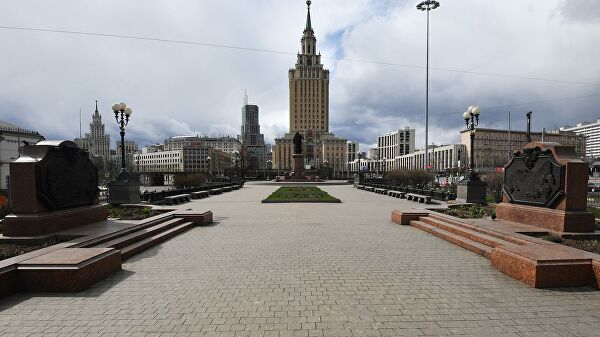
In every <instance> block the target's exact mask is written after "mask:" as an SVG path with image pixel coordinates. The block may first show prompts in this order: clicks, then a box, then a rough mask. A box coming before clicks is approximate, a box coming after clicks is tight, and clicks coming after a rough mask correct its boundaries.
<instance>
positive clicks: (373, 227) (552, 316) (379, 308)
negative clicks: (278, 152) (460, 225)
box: [0, 184, 600, 337]
mask: <svg viewBox="0 0 600 337" xmlns="http://www.w3.org/2000/svg"><path fill="white" fill-rule="evenodd" d="M275 189H276V187H275V186H259V185H252V184H248V185H247V186H246V187H244V188H243V189H242V190H240V191H236V192H231V193H227V194H224V195H220V196H215V197H211V198H209V199H205V200H200V201H195V202H193V203H188V204H185V205H183V206H182V207H183V208H194V209H198V210H206V209H211V210H213V212H214V214H215V220H216V222H217V223H216V224H214V225H213V226H209V227H199V228H195V229H192V230H190V231H188V232H186V233H184V234H182V235H180V236H178V237H176V238H174V239H172V240H170V241H167V242H165V243H163V244H162V245H160V246H156V247H154V248H151V249H149V250H147V251H145V252H144V253H142V254H140V255H137V256H135V257H133V258H132V259H129V260H128V261H126V263H124V265H123V268H124V270H123V271H122V272H119V273H117V274H115V275H113V276H112V277H111V278H109V279H107V280H105V281H103V282H100V283H98V284H97V285H96V286H94V287H92V288H91V289H89V290H88V291H86V292H83V293H79V294H67V295H65V294H59V295H56V294H38V295H35V296H33V295H16V296H13V297H10V298H8V299H4V300H1V301H0V335H1V336H9V335H19V336H27V335H31V336H54V335H57V336H70V335H103V336H113V335H119V336H121V335H122V336H137V335H140V336H144V335H162V336H175V335H182V336H264V337H266V336H405V335H408V336H444V335H471V336H600V291H595V290H593V289H591V288H580V289H569V290H561V289H555V290H538V289H532V288H529V287H528V286H526V285H524V284H522V283H519V282H518V281H515V280H513V279H511V278H509V277H507V276H505V275H503V274H502V273H500V272H498V271H496V270H495V269H493V268H492V267H491V266H490V264H489V261H488V260H486V259H485V258H483V257H481V256H479V255H476V254H474V253H471V252H469V251H467V250H464V249H462V248H460V247H457V246H454V245H452V244H450V243H448V242H446V241H444V240H441V239H438V238H436V237H434V236H431V235H429V234H427V233H424V232H421V231H419V230H417V229H415V228H412V227H404V226H399V225H395V224H393V223H392V222H391V221H390V212H391V210H392V209H402V208H411V207H415V206H416V204H414V203H412V202H408V201H403V200H398V199H394V198H390V197H387V196H382V195H378V194H374V193H369V192H364V191H357V190H355V189H353V188H352V187H351V186H326V187H323V189H324V190H326V191H328V192H329V193H330V194H331V195H333V196H335V197H338V198H340V199H342V201H343V203H342V204H260V200H261V199H263V198H265V197H266V196H267V195H268V194H269V193H270V192H272V191H273V190H275Z"/></svg>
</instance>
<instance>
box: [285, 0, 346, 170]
mask: <svg viewBox="0 0 600 337" xmlns="http://www.w3.org/2000/svg"><path fill="white" fill-rule="evenodd" d="M306 4H307V5H308V12H307V15H306V25H305V28H304V31H303V34H302V38H301V40H300V48H301V53H299V54H298V56H297V60H296V65H295V67H294V68H292V69H290V70H289V71H288V80H289V99H290V101H289V107H290V111H289V117H290V123H289V125H290V129H289V132H288V133H286V134H285V135H284V136H283V137H279V138H276V139H275V146H274V147H273V168H274V169H280V170H291V169H292V166H293V163H292V154H293V153H294V144H293V138H294V135H295V133H296V132H299V133H300V134H301V135H302V136H303V138H304V141H303V149H302V153H303V154H304V164H305V166H306V167H308V168H322V167H326V168H328V169H331V172H332V173H333V176H337V175H339V174H340V173H341V172H344V171H345V167H346V163H347V157H348V154H347V150H348V148H347V139H344V138H340V137H336V136H335V135H333V134H332V133H330V132H329V70H327V69H325V68H324V67H323V65H322V64H321V54H320V53H318V52H317V39H316V37H315V32H314V30H313V28H312V22H311V18H310V4H311V1H307V2H306Z"/></svg>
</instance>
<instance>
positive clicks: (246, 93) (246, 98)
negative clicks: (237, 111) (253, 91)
mask: <svg viewBox="0 0 600 337" xmlns="http://www.w3.org/2000/svg"><path fill="white" fill-rule="evenodd" d="M246 105H248V92H247V91H246V89H244V106H246Z"/></svg>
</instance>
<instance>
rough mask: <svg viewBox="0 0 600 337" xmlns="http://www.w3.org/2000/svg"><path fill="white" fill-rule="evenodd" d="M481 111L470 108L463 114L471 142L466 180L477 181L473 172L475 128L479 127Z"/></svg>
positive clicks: (477, 177) (476, 175) (474, 107)
mask: <svg viewBox="0 0 600 337" xmlns="http://www.w3.org/2000/svg"><path fill="white" fill-rule="evenodd" d="M480 114H481V110H480V109H479V107H476V106H470V107H469V109H468V110H467V111H465V112H464V113H463V118H464V119H465V123H466V125H467V130H469V131H470V135H469V136H470V137H471V142H470V144H469V152H470V153H471V155H470V157H469V173H467V179H469V180H479V175H478V174H477V172H475V153H474V151H475V128H476V127H477V126H478V125H479V115H480Z"/></svg>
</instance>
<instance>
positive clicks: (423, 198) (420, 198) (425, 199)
mask: <svg viewBox="0 0 600 337" xmlns="http://www.w3.org/2000/svg"><path fill="white" fill-rule="evenodd" d="M406 199H407V200H411V201H414V202H418V203H421V204H423V203H425V204H431V197H430V196H428V195H421V194H415V193H408V194H406Z"/></svg>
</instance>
